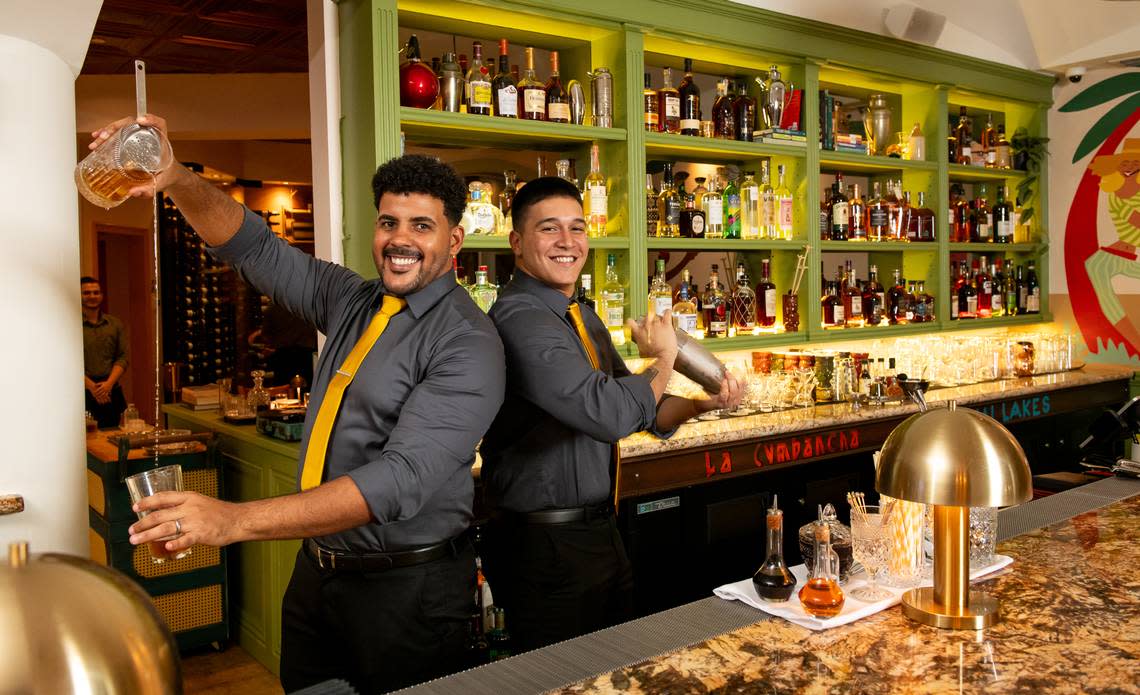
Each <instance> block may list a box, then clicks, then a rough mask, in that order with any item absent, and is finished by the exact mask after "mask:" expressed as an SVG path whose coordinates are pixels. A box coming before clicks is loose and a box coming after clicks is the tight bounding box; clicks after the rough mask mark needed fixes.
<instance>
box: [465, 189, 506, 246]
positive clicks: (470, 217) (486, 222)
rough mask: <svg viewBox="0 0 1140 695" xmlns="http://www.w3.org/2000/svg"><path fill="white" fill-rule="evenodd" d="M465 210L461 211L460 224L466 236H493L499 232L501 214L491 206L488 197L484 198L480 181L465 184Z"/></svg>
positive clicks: (496, 208)
mask: <svg viewBox="0 0 1140 695" xmlns="http://www.w3.org/2000/svg"><path fill="white" fill-rule="evenodd" d="M467 193H468V198H467V208H466V209H465V210H464V211H463V218H462V220H461V221H460V224H462V225H463V229H464V230H466V232H467V233H468V234H475V235H493V234H496V233H498V231H499V220H501V219H502V213H501V212H499V208H498V207H496V206H495V205H493V204H492V203H491V201H490V199H489V197H487V198H485V197H484V195H485V191H484V188H483V183H482V182H481V181H472V182H471V183H469V184H467Z"/></svg>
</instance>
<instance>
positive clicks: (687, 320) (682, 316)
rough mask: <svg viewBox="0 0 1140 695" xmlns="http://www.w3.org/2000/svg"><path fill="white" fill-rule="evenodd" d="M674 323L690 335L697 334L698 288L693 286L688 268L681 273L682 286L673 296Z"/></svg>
mask: <svg viewBox="0 0 1140 695" xmlns="http://www.w3.org/2000/svg"><path fill="white" fill-rule="evenodd" d="M659 262H660V261H659ZM673 322H674V324H675V325H676V326H677V328H679V329H681V330H682V331H684V332H686V333H688V334H690V335H692V334H694V333H696V330H697V288H696V287H694V286H693V278H692V275H690V274H689V269H688V268H686V269H684V270H682V271H681V285H680V286H679V287H678V288H677V293H676V294H675V295H673Z"/></svg>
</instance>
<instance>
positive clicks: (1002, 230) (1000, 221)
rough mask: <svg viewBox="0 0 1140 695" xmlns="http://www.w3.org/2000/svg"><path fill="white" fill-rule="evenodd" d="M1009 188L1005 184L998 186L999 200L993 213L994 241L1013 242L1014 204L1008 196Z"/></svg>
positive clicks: (1001, 242) (1000, 242)
mask: <svg viewBox="0 0 1140 695" xmlns="http://www.w3.org/2000/svg"><path fill="white" fill-rule="evenodd" d="M1008 195H1009V189H1008V188H1006V187H1005V186H998V187H997V202H996V203H994V209H993V212H992V213H991V214H992V215H993V220H994V227H993V232H994V241H995V242H997V243H999V244H1012V243H1013V205H1012V204H1011V203H1010V202H1009V199H1008V198H1007V197H1006V196H1008Z"/></svg>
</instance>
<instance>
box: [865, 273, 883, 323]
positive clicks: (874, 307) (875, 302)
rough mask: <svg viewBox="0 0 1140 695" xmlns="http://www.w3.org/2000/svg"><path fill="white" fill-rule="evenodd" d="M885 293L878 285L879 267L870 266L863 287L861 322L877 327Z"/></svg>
mask: <svg viewBox="0 0 1140 695" xmlns="http://www.w3.org/2000/svg"><path fill="white" fill-rule="evenodd" d="M886 299H887V293H886V290H884V289H883V286H882V285H880V284H879V267H878V266H875V265H872V266H871V267H870V268H869V269H868V271H867V284H866V285H865V286H864V287H863V322H864V324H865V325H868V326H877V325H879V323H881V322H882V320H883V312H884V310H885V309H884V308H885V307H886Z"/></svg>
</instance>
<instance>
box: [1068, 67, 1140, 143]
mask: <svg viewBox="0 0 1140 695" xmlns="http://www.w3.org/2000/svg"><path fill="white" fill-rule="evenodd" d="M1129 94H1131V96H1130V97H1129V98H1128V99H1125V100H1124V101H1122V102H1120V103H1119V104H1117V105H1116V106H1114V107H1112V108H1111V109H1109V111H1108V113H1106V114H1104V115H1103V116H1101V118H1100V119H1099V120H1098V121H1097V122H1096V123H1094V124H1093V127H1092V128H1089V131H1088V132H1087V133H1085V137H1084V138H1083V139H1082V140H1081V142H1080V144H1079V145H1077V149H1076V150H1075V151H1074V152H1073V163H1074V164H1075V163H1077V162H1078V161H1080V160H1081V159H1084V158H1085V156H1087V155H1088V154H1089V153H1090V152H1092V151H1093V150H1095V149H1096V148H1098V147H1100V145H1101V144H1102V143H1103V142H1104V141H1105V140H1107V139H1108V136H1109V135H1110V134H1111V133H1112V131H1113V130H1114V129H1115V128H1116V126H1117V125H1118V124H1119V123H1120V122H1121V121H1122V120H1123V119H1124V118H1125V117H1126V116H1127V115H1128V114H1130V113H1132V112H1133V111H1135V110H1136V109H1137V108H1140V72H1126V73H1124V74H1122V75H1114V76H1112V77H1109V78H1108V79H1106V80H1102V81H1100V82H1098V83H1096V84H1094V85H1092V86H1091V87H1089V88H1088V89H1086V90H1085V91H1083V92H1081V93H1080V94H1078V95H1076V96H1075V97H1073V98H1072V99H1070V100H1069V101H1068V102H1067V103H1066V104H1065V105H1064V106H1062V107H1061V109H1060V110H1061V111H1063V112H1073V111H1084V110H1085V109H1090V108H1093V107H1094V106H1100V105H1101V104H1107V103H1108V102H1110V101H1112V100H1114V99H1119V98H1121V97H1123V96H1127V95H1129Z"/></svg>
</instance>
